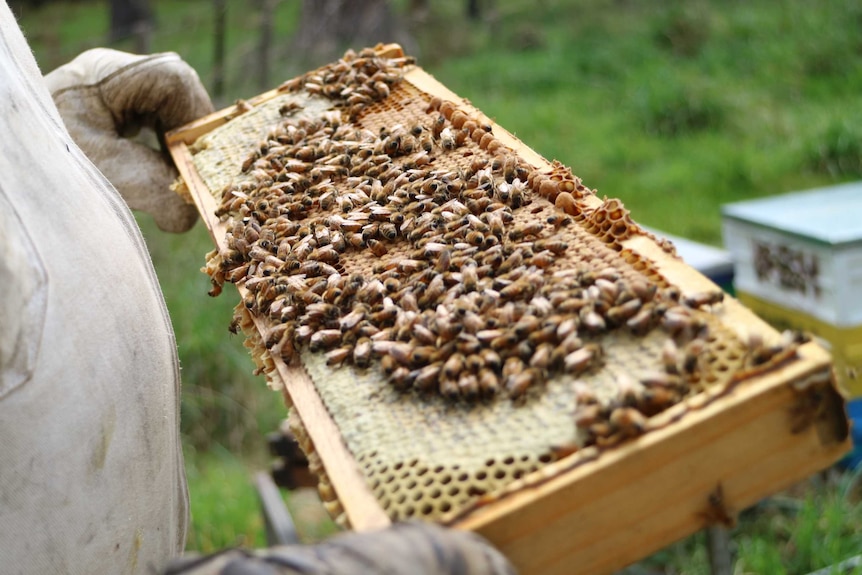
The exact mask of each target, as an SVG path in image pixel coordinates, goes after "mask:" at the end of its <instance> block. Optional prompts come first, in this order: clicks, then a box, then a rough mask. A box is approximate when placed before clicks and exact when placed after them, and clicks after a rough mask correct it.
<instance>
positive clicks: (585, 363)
mask: <svg viewBox="0 0 862 575" xmlns="http://www.w3.org/2000/svg"><path fill="white" fill-rule="evenodd" d="M600 357H601V348H600V347H599V346H598V344H595V343H588V344H586V345H584V346H583V347H582V348H580V349H578V350H576V351H573V352H572V353H570V354H568V355H567V356H566V357H565V358H564V359H563V365H564V367H565V369H566V371H568V372H570V373H581V372H583V371H586V370H587V368H588V367H590V365H592V364H593V363H594V362H595V361H597V360H598V359H599V358H600Z"/></svg>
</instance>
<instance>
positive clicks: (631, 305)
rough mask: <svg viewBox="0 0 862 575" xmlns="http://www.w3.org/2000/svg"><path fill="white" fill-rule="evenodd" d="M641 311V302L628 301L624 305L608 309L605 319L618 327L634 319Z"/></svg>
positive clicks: (637, 300)
mask: <svg viewBox="0 0 862 575" xmlns="http://www.w3.org/2000/svg"><path fill="white" fill-rule="evenodd" d="M640 309H641V300H639V299H630V300H628V301H626V302H625V303H622V304H620V305H617V306H614V307H612V308H610V309H609V310H608V311H607V313H606V314H605V317H607V319H608V321H610V322H611V323H612V324H614V325H620V324H622V323H624V322H626V321H628V320H629V319H630V318H632V317H634V316H635V315H636V314H637V313H638V312H639V311H640Z"/></svg>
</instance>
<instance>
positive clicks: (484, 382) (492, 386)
mask: <svg viewBox="0 0 862 575" xmlns="http://www.w3.org/2000/svg"><path fill="white" fill-rule="evenodd" d="M476 379H477V383H478V385H479V393H480V394H481V395H482V397H493V396H494V395H496V394H497V392H498V391H499V390H500V379H499V378H498V377H497V374H496V373H494V371H493V370H492V369H489V368H487V367H483V368H482V369H480V370H479V373H478V375H477V376H476Z"/></svg>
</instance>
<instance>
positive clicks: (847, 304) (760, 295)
mask: <svg viewBox="0 0 862 575" xmlns="http://www.w3.org/2000/svg"><path fill="white" fill-rule="evenodd" d="M722 213H723V232H724V242H725V246H726V247H727V249H728V250H729V251H730V252H731V254H732V255H733V258H734V260H735V274H734V280H735V287H736V292H737V295H738V296H739V298H740V300H742V301H743V302H744V303H745V304H746V305H748V306H749V307H751V308H752V309H754V310H755V311H756V312H757V313H758V314H759V315H761V316H762V317H764V318H765V319H767V320H769V321H771V322H772V323H773V324H775V325H776V326H778V327H789V328H794V329H803V330H807V331H810V332H812V333H814V334H815V335H817V336H819V337H821V338H822V339H824V340H825V341H827V342H828V343H829V344H830V346H831V347H832V352H833V355H834V356H835V360H836V365H837V366H838V368H839V369H838V370H837V371H838V377H839V380H841V381H842V382H843V383H844V385H845V387H846V388H847V389H848V391H850V392H851V393H852V394H853V395H860V394H862V382H859V381H858V380H857V379H856V378H855V373H856V371H857V370H858V369H859V367H860V364H862V182H859V183H852V184H843V185H838V186H834V187H829V188H820V189H814V190H808V191H803V192H794V193H790V194H784V195H780V196H772V197H769V198H763V199H757V200H750V201H745V202H738V203H733V204H729V205H726V206H724V207H723V209H722Z"/></svg>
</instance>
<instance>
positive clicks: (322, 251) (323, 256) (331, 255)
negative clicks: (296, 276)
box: [282, 246, 340, 265]
mask: <svg viewBox="0 0 862 575" xmlns="http://www.w3.org/2000/svg"><path fill="white" fill-rule="evenodd" d="M308 258H309V259H312V260H318V261H321V262H324V263H327V264H335V263H338V260H339V258H340V256H339V254H338V252H337V251H335V248H333V247H332V246H324V247H321V248H317V249H315V250H313V251H312V252H311V253H310V254H308ZM283 264H284V262H282V265H283Z"/></svg>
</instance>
